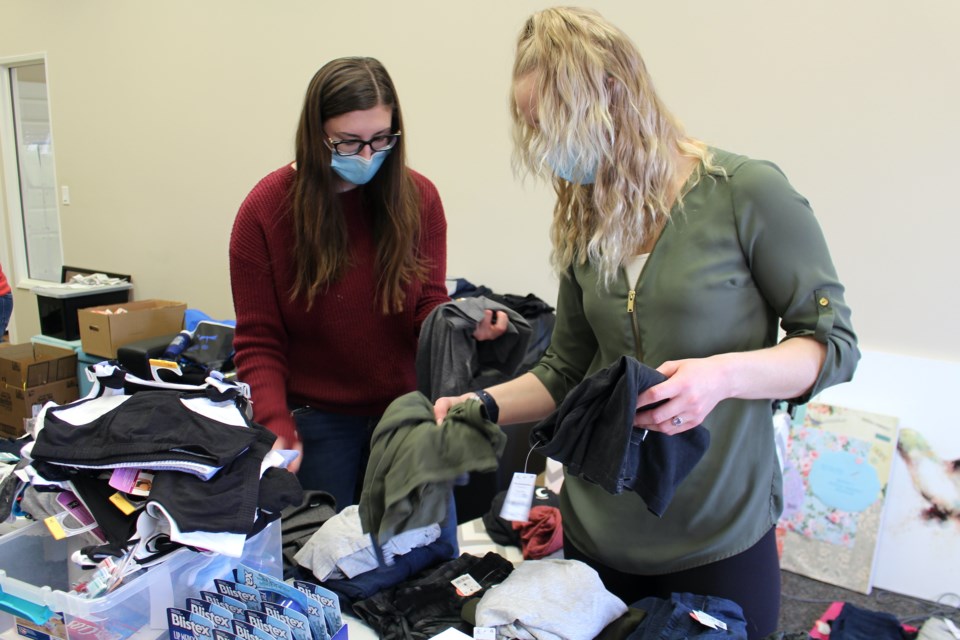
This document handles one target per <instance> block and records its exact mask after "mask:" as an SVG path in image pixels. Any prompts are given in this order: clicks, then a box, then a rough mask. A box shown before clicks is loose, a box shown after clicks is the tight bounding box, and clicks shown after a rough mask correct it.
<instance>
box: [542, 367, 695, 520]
mask: <svg viewBox="0 0 960 640" xmlns="http://www.w3.org/2000/svg"><path fill="white" fill-rule="evenodd" d="M664 380H666V377H665V376H664V375H663V374H661V373H660V372H659V371H657V370H656V369H652V368H650V367H648V366H646V365H644V364H642V363H640V362H638V361H637V360H636V359H635V358H632V357H630V356H621V357H620V358H619V359H618V360H617V362H615V363H614V364H612V365H610V366H609V367H607V368H605V369H601V370H600V371H598V372H597V373H595V374H594V375H592V376H590V377H588V378H585V379H584V380H583V382H581V383H580V384H578V385H577V386H576V387H574V388H573V389H572V390H571V391H570V393H569V394H568V395H567V397H566V398H564V400H563V402H562V403H561V404H560V406H559V407H558V408H557V409H556V410H555V411H554V412H553V413H551V414H550V415H549V416H548V417H547V418H546V419H544V420H543V421H542V422H540V423H539V424H537V425H536V426H535V427H534V428H533V430H532V431H531V432H530V444H531V446H533V447H535V448H536V450H537V451H538V452H539V453H541V454H543V455H545V456H548V457H550V458H553V459H555V460H557V461H559V462H562V463H563V464H564V465H565V466H566V471H567V473H570V474H572V475H575V476H578V477H580V478H583V479H584V480H588V481H590V482H593V483H596V484H598V485H599V486H601V487H602V488H603V489H604V490H606V491H607V492H609V493H611V494H614V495H616V494H619V493H622V492H623V490H624V489H630V490H632V491H635V492H636V493H637V494H638V495H639V496H640V497H641V498H642V499H643V501H644V502H645V503H646V505H647V509H648V510H649V511H650V512H651V513H653V514H654V515H657V516H661V515H663V512H664V511H665V510H666V508H667V506H668V505H669V504H670V500H671V499H672V498H673V494H674V493H675V491H676V488H677V486H678V485H679V484H680V482H682V481H683V479H684V478H686V477H687V475H688V474H689V473H690V471H691V470H692V469H693V467H694V466H695V465H696V464H697V463H698V462H699V461H700V459H701V458H702V457H703V454H704V453H705V452H706V450H707V447H708V446H709V444H710V432H709V431H707V429H706V428H705V427H704V426H703V425H698V426H696V427H694V428H693V429H689V430H687V431H684V432H683V433H678V434H676V435H672V436H668V435H665V434H663V433H660V432H658V431H644V430H639V429H635V428H634V427H633V418H634V415H635V414H636V411H637V396H638V395H639V394H640V392H642V391H644V390H645V389H647V388H649V387H652V386H653V385H655V384H658V383H660V382H663V381H664Z"/></svg>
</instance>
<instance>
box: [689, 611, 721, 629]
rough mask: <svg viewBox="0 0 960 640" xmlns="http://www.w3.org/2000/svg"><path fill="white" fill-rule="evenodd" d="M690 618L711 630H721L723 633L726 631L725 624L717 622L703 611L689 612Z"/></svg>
mask: <svg viewBox="0 0 960 640" xmlns="http://www.w3.org/2000/svg"><path fill="white" fill-rule="evenodd" d="M690 617H691V618H693V619H694V620H696V621H697V622H699V623H700V624H702V625H703V626H705V627H710V628H711V629H723V630H724V631H726V630H727V623H726V622H724V621H723V620H717V619H716V618H714V617H713V616H712V615H710V614H709V613H707V612H705V611H691V612H690Z"/></svg>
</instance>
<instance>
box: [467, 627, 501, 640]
mask: <svg viewBox="0 0 960 640" xmlns="http://www.w3.org/2000/svg"><path fill="white" fill-rule="evenodd" d="M473 640H497V630H496V629H495V628H493V627H474V628H473Z"/></svg>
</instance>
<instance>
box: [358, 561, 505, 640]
mask: <svg viewBox="0 0 960 640" xmlns="http://www.w3.org/2000/svg"><path fill="white" fill-rule="evenodd" d="M512 571H513V565H512V564H511V563H510V561H509V560H507V559H506V558H503V557H502V556H500V555H497V554H496V553H493V552H489V553H487V554H486V555H485V556H483V557H482V558H480V557H477V556H473V555H470V554H468V553H464V554H462V555H461V556H460V557H459V558H457V559H455V560H451V561H449V562H446V563H444V564H442V565H440V566H439V567H436V568H435V569H434V570H432V571H430V572H429V573H427V574H426V575H424V576H423V577H419V578H415V579H413V580H410V581H407V582H403V583H400V584H398V585H397V586H396V587H393V588H389V589H385V590H383V591H381V592H380V593H378V594H377V595H375V596H373V597H371V598H367V599H366V600H361V601H359V602H356V603H354V605H353V611H354V613H356V614H357V616H358V617H360V619H361V620H363V621H364V622H366V623H367V624H368V625H370V626H371V627H373V629H374V630H375V631H376V632H377V633H378V635H379V636H380V638H382V639H383V640H400V639H404V640H413V639H416V640H421V639H425V638H431V637H433V636H435V635H437V634H438V633H440V632H441V631H444V630H445V629H448V628H451V627H452V628H454V629H457V630H459V631H462V632H464V633H466V634H467V635H472V634H473V627H472V625H470V624H469V623H467V622H466V621H465V620H463V618H462V617H461V609H462V608H463V605H464V603H465V602H466V601H467V600H468V599H472V598H480V597H482V596H483V594H484V593H486V591H487V589H489V588H490V587H492V586H494V585H497V584H500V583H501V582H503V581H504V580H505V579H506V578H507V576H509V575H510V573H511V572H512ZM464 574H470V576H471V577H472V578H473V579H474V580H476V581H477V582H478V583H479V584H480V587H481V589H480V591H478V592H476V593H472V594H469V595H461V594H459V593H458V592H457V588H456V587H455V586H453V584H451V581H452V580H453V579H455V578H458V577H460V576H462V575H464Z"/></svg>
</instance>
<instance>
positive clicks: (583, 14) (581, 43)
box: [510, 7, 711, 288]
mask: <svg viewBox="0 0 960 640" xmlns="http://www.w3.org/2000/svg"><path fill="white" fill-rule="evenodd" d="M527 78H531V79H533V82H532V86H533V91H534V96H535V99H536V105H537V110H536V113H535V114H533V115H534V116H535V122H534V123H533V124H531V123H528V121H527V117H526V115H527V114H524V113H521V110H520V107H519V106H518V103H517V100H516V96H515V95H513V94H511V99H510V100H511V102H510V109H511V113H512V116H513V138H514V143H515V144H514V165H515V168H516V169H517V170H518V171H519V172H520V173H530V174H534V175H540V176H543V175H547V174H548V173H550V171H551V170H550V166H551V165H552V166H554V167H556V166H563V165H565V164H566V163H567V162H568V161H569V160H571V159H573V160H575V162H576V165H577V166H578V167H581V168H584V167H596V168H597V171H596V178H595V182H594V183H593V184H579V183H576V182H569V181H567V180H565V179H562V178H559V177H556V176H554V178H553V184H554V189H555V191H556V193H557V203H556V207H555V208H554V214H553V224H552V226H551V240H552V243H553V253H552V257H551V260H552V263H553V266H554V268H555V269H556V270H557V271H558V272H559V273H564V272H566V270H567V269H568V268H569V267H571V266H572V265H574V264H583V263H584V262H586V261H589V262H590V263H591V264H594V265H596V267H597V269H598V271H599V272H600V275H601V282H602V284H603V285H604V286H605V287H607V288H609V286H610V284H611V283H612V282H613V281H614V280H615V279H616V278H617V274H618V271H619V269H620V266H621V265H622V264H623V262H624V260H625V259H628V258H630V257H631V256H633V255H635V254H636V253H637V251H638V250H639V249H640V247H642V246H644V244H646V243H648V242H649V240H651V239H652V238H654V237H655V236H656V234H657V233H658V232H659V230H660V229H661V228H662V226H663V224H664V223H665V222H666V220H667V218H668V217H669V215H670V206H671V200H672V198H673V197H678V198H682V194H674V193H673V186H674V182H675V181H676V178H677V175H678V170H679V167H678V164H679V163H678V159H679V157H680V156H681V155H686V156H692V157H696V158H699V159H700V161H701V162H702V163H703V164H704V165H705V166H707V167H710V166H711V165H710V153H709V150H708V148H707V146H706V145H705V144H704V143H702V142H700V141H698V140H695V139H693V138H690V137H688V136H687V135H686V134H685V133H684V131H683V128H682V126H681V125H680V123H679V122H678V121H677V120H676V119H675V118H674V117H673V116H672V115H671V114H670V112H669V111H667V109H666V107H665V106H664V105H663V103H662V102H661V101H660V98H659V97H658V96H657V94H656V92H655V91H654V88H653V82H652V81H651V79H650V75H649V74H648V73H647V69H646V65H644V63H643V59H642V58H641V57H640V52H639V50H638V49H637V47H636V45H635V44H634V43H633V42H632V41H631V40H630V38H629V37H628V36H627V35H626V34H625V33H624V32H623V31H621V30H620V29H618V28H617V27H615V26H614V25H612V24H611V23H609V22H608V21H607V20H605V19H604V18H603V17H602V16H601V15H600V14H598V13H596V12H594V11H591V10H588V9H580V8H573V7H555V8H551V9H546V10H544V11H540V12H537V13H535V14H533V15H532V16H531V17H530V18H529V19H528V20H527V22H526V24H524V26H523V29H522V30H521V32H520V37H519V40H518V42H517V53H516V60H515V62H514V67H513V82H514V86H516V85H517V83H518V82H520V81H521V80H524V79H527ZM678 152H679V153H678Z"/></svg>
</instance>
